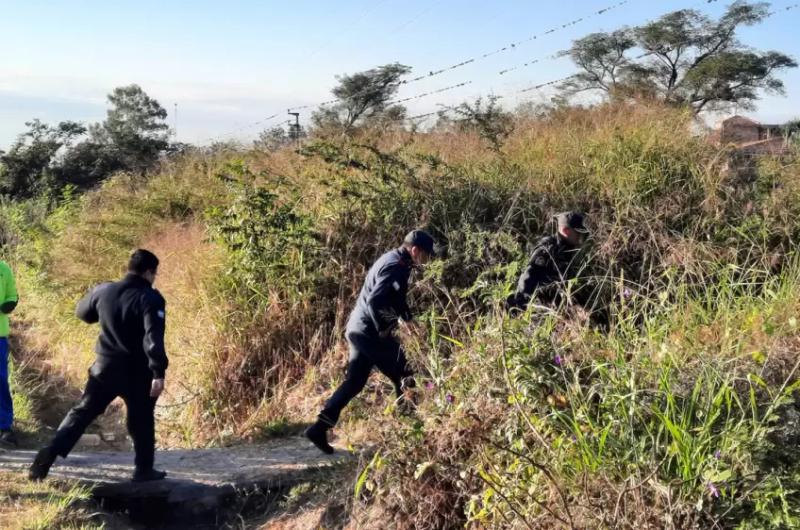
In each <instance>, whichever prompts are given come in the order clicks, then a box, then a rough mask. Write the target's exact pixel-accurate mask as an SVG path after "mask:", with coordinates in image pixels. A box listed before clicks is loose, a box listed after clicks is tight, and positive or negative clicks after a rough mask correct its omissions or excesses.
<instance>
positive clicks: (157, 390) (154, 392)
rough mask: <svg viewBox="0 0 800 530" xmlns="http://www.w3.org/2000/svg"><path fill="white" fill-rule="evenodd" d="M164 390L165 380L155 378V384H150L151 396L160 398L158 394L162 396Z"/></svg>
mask: <svg viewBox="0 0 800 530" xmlns="http://www.w3.org/2000/svg"><path fill="white" fill-rule="evenodd" d="M163 391H164V380H163V379H153V384H152V385H150V397H151V398H158V396H160V395H161V392H163Z"/></svg>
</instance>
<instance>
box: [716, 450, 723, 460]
mask: <svg viewBox="0 0 800 530" xmlns="http://www.w3.org/2000/svg"><path fill="white" fill-rule="evenodd" d="M714 458H716V459H717V460H719V459H720V458H722V451H720V450H719V449H717V450H716V451H714Z"/></svg>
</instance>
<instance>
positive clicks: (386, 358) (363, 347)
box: [319, 332, 413, 427]
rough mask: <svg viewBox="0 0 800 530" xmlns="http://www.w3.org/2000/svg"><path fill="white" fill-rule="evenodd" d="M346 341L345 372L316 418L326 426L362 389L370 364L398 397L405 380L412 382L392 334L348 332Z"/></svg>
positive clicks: (333, 423)
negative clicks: (386, 380)
mask: <svg viewBox="0 0 800 530" xmlns="http://www.w3.org/2000/svg"><path fill="white" fill-rule="evenodd" d="M347 342H348V343H349V345H350V362H349V364H348V365H347V376H346V377H345V380H344V381H343V382H342V384H341V385H339V388H337V389H336V391H335V392H334V393H333V395H332V396H331V397H330V399H328V401H326V402H325V408H324V409H322V412H320V414H319V419H320V420H321V421H322V422H323V423H325V424H326V425H327V426H329V427H333V426H334V425H336V422H338V421H339V415H340V414H341V412H342V409H343V408H344V407H345V406H347V404H348V403H350V401H351V400H352V399H353V398H354V397H356V396H357V395H358V393H359V392H361V390H363V389H364V385H366V384H367V379H369V374H370V373H371V372H372V368H373V367H376V368H378V370H380V371H381V373H383V374H384V375H385V376H386V377H388V378H389V380H390V381H391V382H392V384H393V385H394V390H395V393H396V395H397V397H400V396H402V395H403V384H404V383H405V384H406V385H407V386H413V379H410V376H411V375H412V372H411V369H410V368H409V366H408V362H407V361H406V355H405V353H404V352H403V349H402V348H401V347H400V343H398V342H397V341H396V340H395V339H394V338H392V337H386V338H378V337H374V338H373V337H369V336H367V335H363V334H361V333H356V332H348V333H347ZM406 378H409V379H406Z"/></svg>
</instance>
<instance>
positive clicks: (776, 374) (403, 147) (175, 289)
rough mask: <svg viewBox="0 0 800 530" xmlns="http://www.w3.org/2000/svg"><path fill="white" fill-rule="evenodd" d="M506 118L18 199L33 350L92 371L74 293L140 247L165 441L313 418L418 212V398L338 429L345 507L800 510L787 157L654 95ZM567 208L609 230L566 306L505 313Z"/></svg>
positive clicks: (373, 519)
mask: <svg viewBox="0 0 800 530" xmlns="http://www.w3.org/2000/svg"><path fill="white" fill-rule="evenodd" d="M467 110H469V109H467ZM471 110H475V109H471ZM477 110H483V109H482V108H478V109H477ZM501 117H502V119H503V120H511V122H506V123H505V124H504V125H503V128H502V129H496V128H495V129H489V130H490V131H502V134H497V135H487V134H486V133H485V132H484V130H483V129H482V128H481V126H480V122H479V121H476V122H475V123H472V122H470V123H465V124H464V127H453V126H452V124H446V123H442V125H441V128H439V129H434V130H433V131H431V132H429V133H419V132H407V131H394V132H385V131H384V132H383V133H382V134H372V133H369V132H365V133H364V134H363V135H362V134H361V133H355V134H354V135H353V136H351V137H349V138H344V137H337V138H333V139H331V138H328V139H321V138H311V139H308V140H306V141H305V142H304V145H303V147H302V148H301V149H299V150H293V149H291V148H288V149H277V150H270V151H268V152H264V151H260V150H255V151H252V152H243V151H221V152H216V153H214V154H211V153H208V154H195V155H186V156H184V157H182V158H177V159H175V160H174V161H172V162H171V163H170V164H168V165H166V166H165V167H164V169H163V173H159V174H153V175H149V176H144V177H143V176H140V175H137V174H124V175H119V176H116V177H114V178H113V179H111V180H110V181H108V182H107V183H106V184H104V185H103V186H102V187H101V188H100V189H98V190H97V191H94V192H91V193H89V194H86V195H82V196H76V195H75V194H73V193H69V192H68V193H66V194H63V195H62V197H61V198H59V199H58V200H57V201H56V203H55V208H53V206H52V203H46V204H39V203H36V202H34V201H28V202H26V203H24V205H23V204H17V203H8V204H6V205H5V206H4V208H3V212H4V214H3V219H4V226H5V227H6V231H7V233H9V234H13V237H10V238H9V240H11V241H13V242H14V245H15V246H14V249H15V256H16V267H17V269H18V270H19V271H20V274H21V276H22V280H21V283H22V284H23V287H24V289H25V293H26V294H25V300H26V303H25V304H23V305H21V306H20V311H21V318H23V319H24V320H25V322H26V323H30V324H31V325H32V326H34V327H33V328H32V329H31V330H30V331H24V332H23V337H22V339H23V344H24V348H25V349H26V351H28V352H36V353H35V355H36V356H37V357H36V358H37V359H38V361H37V362H38V364H37V366H40V367H42V369H43V370H45V371H47V370H53V369H55V370H58V371H60V372H61V373H62V374H63V375H66V377H67V378H68V379H69V380H71V381H73V382H75V383H76V384H77V382H79V381H80V379H81V378H82V377H83V371H84V370H85V367H86V366H87V365H88V362H89V359H90V353H89V351H90V346H91V340H92V335H93V330H91V328H88V327H80V326H77V325H76V324H75V323H74V322H73V321H72V318H71V311H72V304H73V303H74V301H75V300H76V299H77V297H78V296H80V295H81V294H82V292H83V291H84V290H85V289H86V288H87V287H88V286H90V285H92V284H93V283H94V282H97V281H100V280H104V279H108V278H113V277H115V276H116V275H118V274H119V272H120V271H119V266H120V264H121V263H123V261H124V260H123V258H124V256H125V254H126V253H127V252H128V250H129V249H130V248H132V247H134V246H137V245H143V244H144V245H149V246H151V247H153V248H155V250H156V251H157V253H159V255H161V256H162V257H163V261H164V265H165V267H166V269H165V274H164V275H160V279H159V282H160V287H161V288H162V289H163V290H164V291H165V294H166V298H167V301H168V305H169V308H170V309H169V313H170V321H169V326H168V334H169V336H168V340H169V350H170V351H171V352H172V355H173V365H172V366H173V367H174V368H171V371H170V375H168V380H169V383H168V384H169V385H171V389H170V391H171V392H172V395H171V396H169V397H168V400H167V401H166V402H165V404H166V405H167V407H166V408H163V409H161V411H160V412H159V414H160V415H161V419H162V422H166V423H167V425H168V427H164V428H162V429H161V430H160V437H161V443H162V444H169V445H191V446H197V445H201V444H206V443H227V442H229V441H233V440H237V439H247V438H252V437H257V436H262V435H264V433H268V432H284V431H286V432H290V431H291V432H295V431H296V429H294V428H293V427H291V426H289V427H286V428H281V429H278V430H276V429H275V428H272V427H270V426H274V425H286V421H287V420H286V418H287V417H288V418H289V419H290V421H300V420H303V419H310V418H311V417H313V415H314V414H315V412H316V409H317V407H318V406H319V405H320V403H321V401H322V400H323V399H324V398H325V397H327V394H328V393H329V391H330V390H331V389H332V388H333V386H334V385H335V384H336V383H337V382H338V380H339V378H340V377H341V375H342V374H341V367H342V366H343V364H344V362H345V360H346V354H345V353H344V351H343V350H344V348H343V344H342V338H341V332H342V328H343V325H344V322H345V319H346V317H347V313H348V311H349V310H350V308H351V306H352V303H353V299H354V297H355V294H356V292H357V290H358V288H359V287H360V282H361V280H362V278H363V275H364V272H365V269H366V268H367V267H368V266H369V265H370V263H371V262H372V260H374V258H375V257H377V256H378V255H379V254H380V253H381V252H382V251H384V250H386V249H388V248H391V247H392V246H393V245H396V244H397V243H398V242H399V241H400V239H401V237H402V235H404V233H405V232H406V231H408V230H409V229H410V228H413V227H424V228H427V229H428V230H430V231H431V232H432V233H433V234H434V235H435V236H436V237H437V239H439V240H440V241H441V242H443V243H445V244H446V245H447V249H448V252H447V257H446V258H445V259H443V260H440V261H438V262H435V263H433V264H431V265H429V266H428V267H427V269H426V270H425V272H424V274H421V275H420V276H419V277H418V278H417V280H418V281H417V283H416V287H415V288H414V290H413V292H412V296H413V298H414V302H415V303H414V305H415V306H416V307H419V308H422V309H423V313H422V314H421V315H420V319H421V321H422V322H424V323H425V328H426V329H427V331H428V333H427V336H426V338H425V340H424V341H422V342H420V343H418V342H413V341H412V342H409V343H408V344H407V345H406V347H407V349H408V350H409V353H410V356H411V357H412V359H413V361H414V363H415V366H416V367H417V369H418V373H419V379H420V384H419V390H418V402H419V407H418V410H417V414H416V416H415V417H413V418H395V417H394V415H393V414H392V407H388V408H387V407H386V406H387V404H388V403H389V401H390V400H389V398H388V396H389V395H390V392H389V391H388V389H384V388H383V387H382V386H381V385H380V384H378V389H379V391H378V392H367V393H365V395H364V396H363V398H362V399H359V400H358V401H357V402H356V403H354V406H353V407H352V408H351V409H349V410H348V414H347V415H346V418H345V422H346V423H344V424H343V425H342V426H341V429H340V430H341V432H342V434H343V435H347V436H348V441H350V442H353V443H356V444H366V443H369V444H370V445H372V446H374V447H375V454H374V458H373V459H372V460H371V463H370V464H369V465H368V466H366V467H365V468H364V469H363V470H362V471H361V473H360V474H359V476H358V477H357V478H356V479H355V480H354V483H353V484H352V487H353V492H354V494H355V495H354V499H353V503H352V506H350V507H349V510H350V514H349V517H350V519H351V520H353V521H359V522H360V523H363V524H364V525H369V524H378V522H380V525H382V527H398V528H456V527H463V526H464V525H467V526H473V527H487V526H488V527H497V528H505V527H508V528H511V527H528V528H554V527H565V528H642V527H646V526H647V525H650V526H652V527H665V528H707V527H709V526H713V525H714V524H716V525H718V527H721V528H776V529H777V528H792V527H794V526H796V525H797V524H798V520H799V519H800V512H798V510H797V508H796V507H797V506H798V502H797V501H798V499H797V498H796V495H797V494H796V491H800V466H798V459H797V455H796V454H795V453H796V451H794V449H793V448H794V447H795V446H796V445H797V443H796V442H797V440H798V439H800V425H798V421H800V414H799V413H798V411H797V409H796V406H795V398H796V389H797V385H798V383H797V381H798V378H797V368H798V366H797V364H796V360H795V359H794V356H793V352H794V350H795V347H796V344H797V340H798V337H800V332H798V324H797V319H796V315H797V309H798V307H797V300H798V294H800V293H798V291H797V289H798V288H797V285H800V282H798V280H799V279H800V277H799V275H800V263H799V262H798V258H797V256H796V255H795V253H794V252H793V246H794V242H795V241H796V240H797V237H798V228H800V226H799V225H798V224H797V223H796V222H795V219H796V217H797V213H798V208H800V207H798V204H800V201H798V194H799V193H800V186H798V184H797V183H798V182H800V180H798V177H800V168H798V163H797V159H796V158H785V159H780V160H777V159H776V160H766V159H765V160H763V161H762V162H761V163H760V165H759V167H758V169H757V172H756V173H755V174H754V175H752V176H750V177H743V176H741V175H740V174H738V173H737V172H733V171H728V170H726V161H727V159H728V158H727V157H728V154H727V153H726V152H723V151H720V150H719V149H718V148H716V147H713V146H712V145H711V144H710V143H708V142H706V141H705V139H704V138H702V137H700V136H693V135H691V134H688V131H689V130H690V127H691V124H692V120H693V112H692V111H691V109H687V110H676V109H670V108H667V107H663V106H661V105H659V104H655V103H648V104H645V103H641V102H640V103H635V104H629V103H626V104H621V103H615V104H608V105H604V106H600V107H597V108H593V109H566V108H565V109H560V110H550V111H549V112H547V113H544V114H543V115H542V116H538V117H529V116H524V115H516V116H509V115H506V114H502V116H501ZM512 125H513V126H512ZM676 131H687V133H685V134H676ZM569 208H574V209H580V210H584V211H586V212H588V214H589V216H590V219H591V220H592V225H593V242H592V244H591V245H590V248H589V249H588V250H587V252H586V256H585V259H584V263H585V266H584V268H583V270H582V272H581V274H580V275H579V278H578V279H577V280H576V281H575V282H574V284H573V285H571V286H570V290H571V293H572V296H571V298H570V299H571V301H572V302H571V303H568V304H566V305H564V306H563V307H557V308H552V309H551V310H548V311H543V312H537V311H536V310H531V311H529V312H528V313H526V314H525V315H523V316H521V317H520V318H515V319H509V318H508V317H506V316H505V315H504V314H503V313H502V311H501V310H500V306H501V302H502V300H503V299H504V298H505V295H507V294H508V289H509V286H510V285H511V283H512V282H513V281H514V279H515V278H516V275H517V274H518V272H519V270H520V268H521V266H522V265H523V263H525V261H526V259H527V256H526V255H527V252H528V250H529V248H530V246H531V245H532V244H533V243H534V242H535V241H536V240H537V239H538V237H539V236H540V235H542V234H544V233H548V231H549V230H551V226H550V225H549V223H548V219H549V218H550V216H551V215H552V214H553V213H554V212H557V211H562V210H565V209H569ZM101 250H102V251H101ZM170 267H171V268H170ZM79 351H80V352H83V353H81V354H80V355H78V354H77V352H79ZM47 366H50V367H54V368H47V369H46V368H45V367H47ZM375 381H376V382H377V381H378V380H377V379H375ZM381 411H383V412H381ZM162 425H163V423H162Z"/></svg>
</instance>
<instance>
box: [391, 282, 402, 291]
mask: <svg viewBox="0 0 800 530" xmlns="http://www.w3.org/2000/svg"><path fill="white" fill-rule="evenodd" d="M392 287H394V290H395V291H399V290H400V284H399V283H398V282H397V281H394V282H392Z"/></svg>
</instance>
